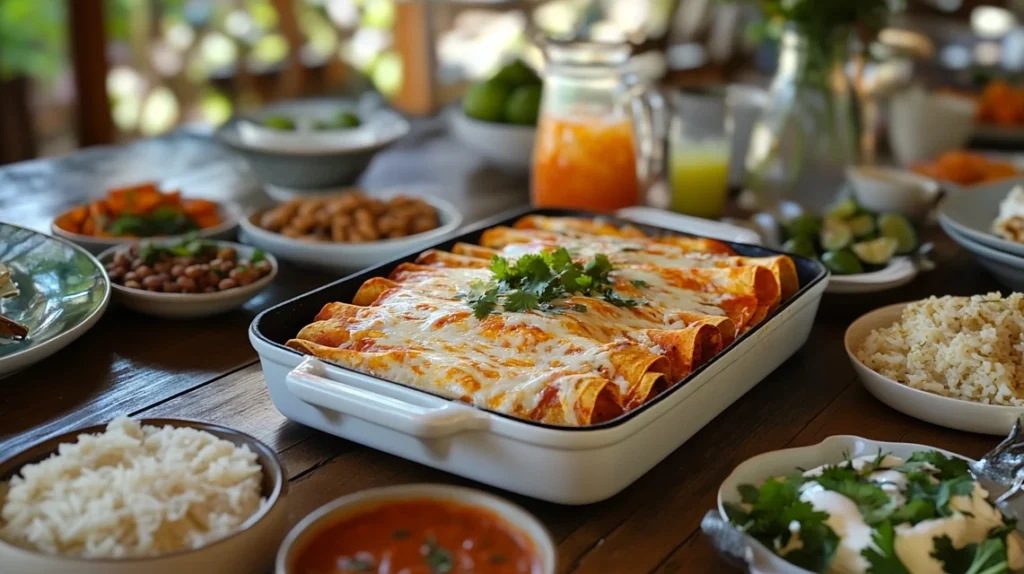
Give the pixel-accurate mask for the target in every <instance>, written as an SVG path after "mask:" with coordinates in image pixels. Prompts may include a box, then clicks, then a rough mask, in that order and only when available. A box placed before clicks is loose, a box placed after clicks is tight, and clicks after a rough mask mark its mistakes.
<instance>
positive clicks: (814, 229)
mask: <svg viewBox="0 0 1024 574" xmlns="http://www.w3.org/2000/svg"><path fill="white" fill-rule="evenodd" d="M819 233H821V219H820V218H818V217H815V216H813V215H807V214H804V215H798V216H796V217H794V218H793V219H791V220H790V221H789V223H787V224H786V235H787V236H789V237H790V238H795V237H806V238H808V239H814V238H815V237H817V236H818V234H819Z"/></svg>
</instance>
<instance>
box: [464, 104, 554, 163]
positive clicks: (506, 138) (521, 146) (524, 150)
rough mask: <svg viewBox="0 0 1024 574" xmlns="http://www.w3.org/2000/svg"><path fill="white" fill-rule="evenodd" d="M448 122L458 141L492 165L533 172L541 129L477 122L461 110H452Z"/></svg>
mask: <svg viewBox="0 0 1024 574" xmlns="http://www.w3.org/2000/svg"><path fill="white" fill-rule="evenodd" d="M448 118H449V122H448V123H449V125H450V126H451V130H452V135H454V136H455V139H456V140H458V141H459V142H460V143H461V144H462V145H464V146H466V147H467V148H469V149H471V150H473V151H474V152H476V153H478V154H480V155H481V156H483V157H484V159H486V160H487V161H488V162H490V163H492V164H494V165H496V166H498V167H500V168H502V169H504V170H507V171H510V172H518V173H527V172H529V171H530V166H532V165H533V142H534V139H536V135H537V128H535V127H533V126H521V125H515V124H501V123H497V122H485V121H481V120H475V119H473V118H471V117H469V116H467V115H466V114H465V113H464V112H463V111H462V108H461V107H459V108H455V109H452V110H450V111H449V113H448Z"/></svg>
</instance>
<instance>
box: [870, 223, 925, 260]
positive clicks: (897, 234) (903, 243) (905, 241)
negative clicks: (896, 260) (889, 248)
mask: <svg viewBox="0 0 1024 574" xmlns="http://www.w3.org/2000/svg"><path fill="white" fill-rule="evenodd" d="M878 230H879V231H881V232H882V237H891V238H893V239H895V240H896V243H897V247H896V253H897V254H898V255H907V254H909V253H913V252H914V250H915V249H917V232H916V231H914V226H913V225H911V223H910V221H908V220H907V218H906V217H903V216H902V215H900V214H898V213H883V214H882V215H879V216H878Z"/></svg>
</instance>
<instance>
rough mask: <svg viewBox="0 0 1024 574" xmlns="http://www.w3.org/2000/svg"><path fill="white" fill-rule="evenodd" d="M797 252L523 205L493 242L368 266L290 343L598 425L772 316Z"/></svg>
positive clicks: (393, 377)
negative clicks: (651, 233)
mask: <svg viewBox="0 0 1024 574" xmlns="http://www.w3.org/2000/svg"><path fill="white" fill-rule="evenodd" d="M787 260H788V258H786V257H784V256H783V257H780V258H743V257H739V256H737V255H736V254H735V253H733V252H732V250H731V249H730V248H729V247H728V246H727V245H725V244H722V243H720V242H717V241H714V240H701V239H694V238H678V239H672V238H652V237H647V236H645V235H644V234H643V233H642V232H641V231H640V230H638V229H635V228H617V227H615V226H612V225H607V224H600V223H595V222H591V221H589V220H581V219H576V218H536V217H530V218H524V219H523V220H520V221H519V222H517V223H516V225H515V226H514V227H513V228H494V229H492V230H488V231H487V232H485V233H484V235H483V236H482V237H481V245H468V244H457V245H456V246H455V247H454V248H453V250H452V252H450V253H449V252H443V251H436V250H430V251H426V252H424V253H422V254H421V255H420V257H419V258H418V259H417V261H416V262H415V263H404V264H401V265H399V266H398V267H396V268H395V269H394V270H393V271H392V272H391V273H390V275H389V276H388V277H377V278H373V279H370V280H368V281H366V282H365V283H364V284H363V285H362V287H361V288H360V289H359V291H358V292H357V293H356V295H355V297H354V298H353V300H352V302H351V303H340V302H338V303H330V304H328V305H326V306H325V307H324V308H323V309H322V310H321V311H320V313H319V314H318V315H317V316H316V317H315V318H314V320H313V322H312V323H310V324H309V325H307V326H306V327H305V328H303V329H302V330H301V331H300V332H299V333H298V334H297V335H296V336H295V338H294V339H292V340H290V341H288V343H287V344H288V346H289V347H291V348H293V349H296V350H298V351H300V352H303V353H307V354H311V355H314V356H316V357H319V358H321V359H324V360H327V361H331V362H334V363H337V364H339V365H342V366H345V367H348V368H351V369H354V370H357V371H360V372H364V373H367V374H370V375H373V376H377V377H380V378H383V379H387V380H390V381H394V382H398V383H402V384H406V385H409V386H413V387H416V388H419V389H422V390H425V391H428V392H432V393H435V394H439V395H443V396H446V397H449V398H452V399H455V400H461V401H464V402H466V403H470V404H473V405H476V406H478V407H481V408H486V409H490V410H494V411H497V412H502V413H505V414H509V415H512V416H515V417H520V418H524V419H529V420H535V421H540V422H546V423H551V424H557V425H566V426H585V425H590V424H597V423H600V422H603V421H606V420H610V419H612V418H615V417H617V416H619V415H621V414H622V413H624V412H627V411H629V410H631V409H634V408H636V407H638V406H640V405H642V404H644V403H645V402H647V401H649V400H651V399H652V398H653V397H655V396H657V395H658V394H659V393H661V392H663V391H665V390H666V389H667V388H669V387H671V386H672V385H674V384H677V383H678V382H679V381H681V380H682V379H684V378H685V377H686V376H687V375H688V374H689V373H691V372H693V370H694V369H696V368H698V367H700V366H701V365H702V364H704V363H705V362H707V361H708V360H710V359H711V358H712V357H714V356H715V355H716V354H717V353H719V352H720V351H721V350H722V349H723V348H724V347H725V346H726V345H728V344H729V343H730V342H731V341H732V340H733V339H734V338H735V337H736V336H737V334H739V333H742V332H744V331H745V330H747V329H750V328H751V327H752V326H754V325H756V324H757V323H759V322H760V321H762V320H763V319H764V318H765V316H766V315H767V314H768V313H770V312H771V311H772V310H773V309H774V308H775V307H776V306H777V305H778V304H779V302H780V301H782V300H785V299H786V298H788V297H789V296H790V295H791V294H792V292H793V291H795V289H793V288H792V285H791V284H789V283H787V281H788V280H789V279H788V278H787V276H786V274H787V269H790V270H791V269H792V262H791V261H789V262H788V263H789V265H788V266H787V264H786V263H787ZM794 275H795V274H794ZM793 279H794V280H795V277H794V278H793ZM784 284H785V285H786V286H785V287H784V286H783V285H784Z"/></svg>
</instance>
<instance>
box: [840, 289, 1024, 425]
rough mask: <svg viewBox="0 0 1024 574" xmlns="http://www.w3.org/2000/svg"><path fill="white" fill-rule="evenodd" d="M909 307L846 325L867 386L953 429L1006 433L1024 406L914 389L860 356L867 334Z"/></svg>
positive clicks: (901, 406) (848, 343)
mask: <svg viewBox="0 0 1024 574" xmlns="http://www.w3.org/2000/svg"><path fill="white" fill-rule="evenodd" d="M906 306H907V303H898V304H896V305H889V306H887V307H882V308H881V309H876V310H874V311H872V312H870V313H868V314H866V315H864V316H862V317H860V318H859V319H857V320H856V321H854V322H853V324H851V325H850V326H849V328H847V330H846V336H845V338H844V343H845V345H846V354H847V355H848V356H849V357H850V362H851V363H852V364H853V369H854V371H856V372H857V376H858V377H860V380H861V382H862V383H864V388H866V389H867V390H868V392H870V393H871V394H872V395H874V396H875V398H877V399H878V400H880V401H882V402H883V403H885V404H887V405H889V406H890V407H892V408H894V409H896V410H898V411H900V412H902V413H904V414H907V415H910V416H912V417H914V418H917V419H921V420H923V421H926V422H930V423H933V424H936V425H939V426H943V427H946V428H951V429H957V430H963V431H969V432H976V433H983V434H990V435H999V436H1006V435H1007V434H1008V433H1009V432H1010V429H1011V428H1013V423H1015V422H1016V421H1017V419H1018V418H1019V417H1020V416H1021V415H1022V414H1024V407H1005V406H1001V405H986V404H982V403H974V402H970V401H965V400H961V399H954V398H950V397H943V396H941V395H936V394H934V393H929V392H927V391H922V390H919V389H915V388H913V387H909V386H907V385H903V384H900V383H898V382H896V381H894V380H892V379H890V378H888V377H885V376H882V375H880V374H878V373H876V372H875V371H873V370H871V369H869V368H868V367H867V366H865V365H864V363H862V362H861V361H860V359H858V358H857V355H856V353H855V351H856V349H858V348H860V345H861V343H863V342H864V339H866V338H867V336H868V334H869V333H871V331H872V330H874V329H879V328H883V327H888V326H890V325H892V324H893V323H895V322H896V321H897V320H899V318H900V314H901V313H902V312H903V308H904V307H906Z"/></svg>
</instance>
